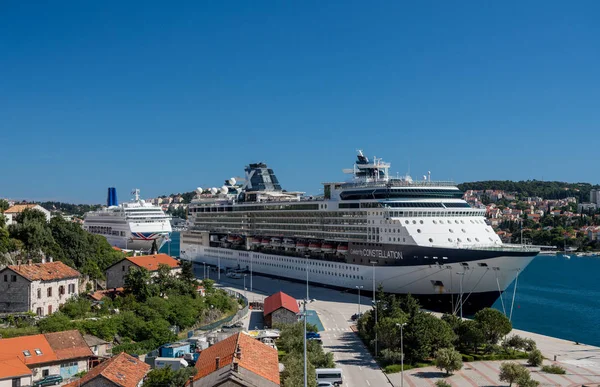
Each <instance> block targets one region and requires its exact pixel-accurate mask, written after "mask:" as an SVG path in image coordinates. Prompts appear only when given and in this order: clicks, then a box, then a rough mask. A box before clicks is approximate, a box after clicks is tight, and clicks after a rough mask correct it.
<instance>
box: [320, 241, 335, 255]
mask: <svg viewBox="0 0 600 387" xmlns="http://www.w3.org/2000/svg"><path fill="white" fill-rule="evenodd" d="M321 251H322V252H324V253H331V252H332V251H333V243H331V242H324V243H323V245H322V246H321Z"/></svg>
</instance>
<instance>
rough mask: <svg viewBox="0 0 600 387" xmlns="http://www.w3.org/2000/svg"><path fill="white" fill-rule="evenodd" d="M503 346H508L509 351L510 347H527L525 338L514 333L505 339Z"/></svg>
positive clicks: (517, 348)
mask: <svg viewBox="0 0 600 387" xmlns="http://www.w3.org/2000/svg"><path fill="white" fill-rule="evenodd" d="M502 347H504V348H506V349H507V352H508V349H509V348H510V349H512V350H519V349H523V348H525V339H524V338H522V337H521V336H519V335H512V336H510V337H507V338H506V339H505V340H504V342H503V343H502Z"/></svg>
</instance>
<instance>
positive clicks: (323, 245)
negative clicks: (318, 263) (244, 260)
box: [250, 237, 348, 254]
mask: <svg viewBox="0 0 600 387" xmlns="http://www.w3.org/2000/svg"><path fill="white" fill-rule="evenodd" d="M250 245H251V246H253V247H258V246H261V247H267V248H280V247H283V248H285V249H286V250H296V251H307V250H308V251H311V252H315V253H316V252H321V253H329V254H331V253H337V254H346V253H347V252H348V244H347V243H336V242H329V241H319V240H311V241H307V240H303V239H298V240H294V239H292V238H283V239H282V238H266V237H264V238H258V237H252V238H251V239H250Z"/></svg>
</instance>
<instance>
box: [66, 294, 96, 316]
mask: <svg viewBox="0 0 600 387" xmlns="http://www.w3.org/2000/svg"><path fill="white" fill-rule="evenodd" d="M91 310H92V303H91V302H90V301H89V300H88V299H87V298H86V297H84V296H82V297H73V298H71V299H69V300H67V302H65V303H64V305H63V306H61V307H60V311H61V312H62V313H64V314H65V315H66V316H67V317H69V318H71V319H77V318H83V317H85V316H86V314H88V313H89V312H90V311H91Z"/></svg>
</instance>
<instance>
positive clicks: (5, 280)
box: [4, 274, 8, 282]
mask: <svg viewBox="0 0 600 387" xmlns="http://www.w3.org/2000/svg"><path fill="white" fill-rule="evenodd" d="M4 282H8V274H4Z"/></svg>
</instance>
